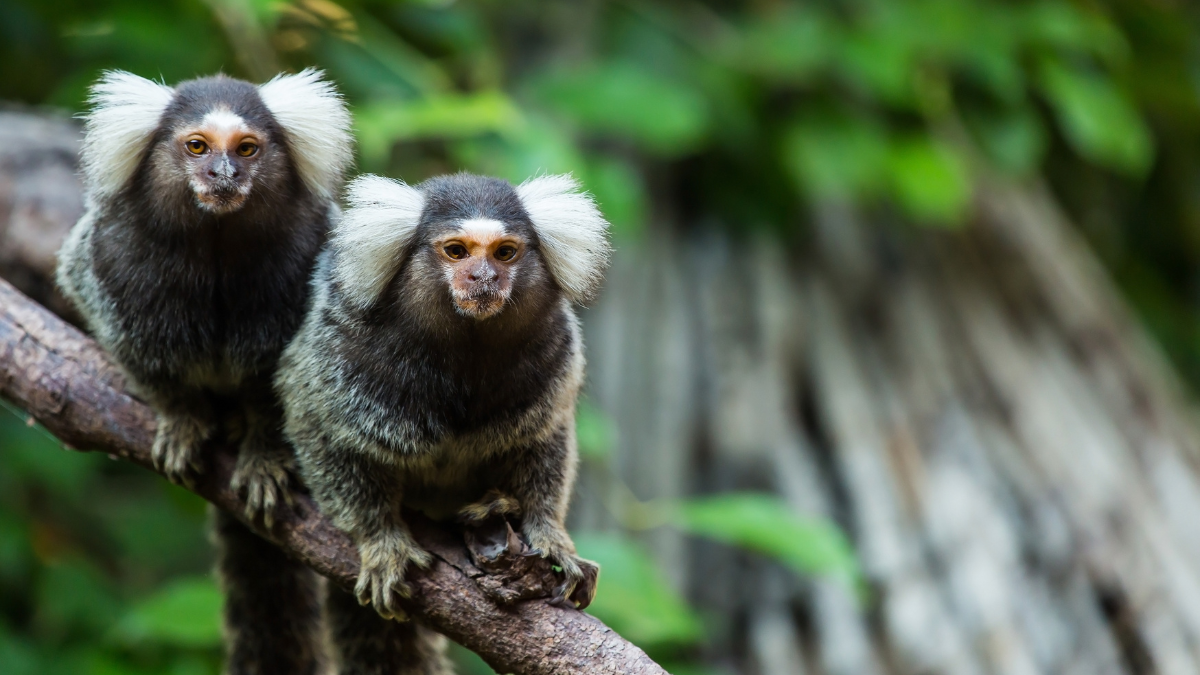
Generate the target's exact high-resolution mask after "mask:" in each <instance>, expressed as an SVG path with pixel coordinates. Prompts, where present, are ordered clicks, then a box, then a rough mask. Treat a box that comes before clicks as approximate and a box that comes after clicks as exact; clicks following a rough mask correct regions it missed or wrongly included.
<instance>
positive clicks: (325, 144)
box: [258, 68, 353, 199]
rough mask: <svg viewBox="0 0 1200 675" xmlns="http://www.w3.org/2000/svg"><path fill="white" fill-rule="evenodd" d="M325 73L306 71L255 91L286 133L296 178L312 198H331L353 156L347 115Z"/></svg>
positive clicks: (279, 79) (267, 84) (284, 76)
mask: <svg viewBox="0 0 1200 675" xmlns="http://www.w3.org/2000/svg"><path fill="white" fill-rule="evenodd" d="M323 76H324V73H322V72H321V71H319V70H317V69H315V68H305V69H304V70H302V71H300V72H299V73H297V74H295V75H278V76H276V77H275V79H273V80H271V81H270V82H267V83H266V84H263V85H260V86H259V87H258V94H259V96H261V97H262V100H263V103H265V104H266V106H267V109H268V110H270V111H271V114H272V115H274V116H275V119H276V120H277V121H278V122H279V124H280V125H281V126H282V127H283V129H284V131H285V132H286V133H287V137H288V138H287V140H288V147H289V148H290V149H291V151H292V159H293V160H294V161H295V162H296V170H297V171H299V172H300V177H301V178H303V179H304V182H305V183H306V184H307V185H308V187H309V189H310V190H312V191H313V192H315V193H316V194H318V195H320V196H322V197H325V198H327V199H331V198H333V197H334V195H336V194H337V192H338V187H339V186H340V185H341V183H342V177H343V175H344V174H345V171H346V169H347V168H348V167H349V166H350V161H351V159H352V157H353V155H352V152H353V140H352V139H351V137H350V113H349V111H347V110H346V103H345V101H343V100H342V97H341V95H340V94H338V92H337V89H335V88H334V86H333V84H332V83H330V82H327V81H325V80H323V79H321V78H322V77H323Z"/></svg>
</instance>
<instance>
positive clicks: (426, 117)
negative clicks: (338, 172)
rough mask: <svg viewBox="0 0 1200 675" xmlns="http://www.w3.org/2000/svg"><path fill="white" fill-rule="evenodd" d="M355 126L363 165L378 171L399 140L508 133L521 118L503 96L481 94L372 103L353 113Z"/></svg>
mask: <svg viewBox="0 0 1200 675" xmlns="http://www.w3.org/2000/svg"><path fill="white" fill-rule="evenodd" d="M354 122H355V124H354V126H355V131H356V133H357V135H358V145H359V148H360V150H361V152H362V156H363V161H364V163H366V164H368V165H374V166H378V165H381V164H383V162H384V161H385V160H386V159H387V157H388V154H389V153H390V151H391V148H392V145H393V144H394V143H395V142H396V141H400V140H412V139H418V138H464V137H469V136H477V135H480V134H485V133H489V132H495V133H504V132H510V131H513V130H515V129H517V128H518V127H519V126H520V125H521V114H520V112H519V111H518V110H517V108H516V106H514V105H513V103H512V101H511V100H510V99H509V98H508V97H507V96H505V95H504V94H502V93H500V92H483V93H478V94H471V95H467V96H457V95H455V96H437V97H433V98H427V99H419V100H415V101H379V102H375V103H368V104H366V105H363V106H360V107H358V108H357V109H355V111H354Z"/></svg>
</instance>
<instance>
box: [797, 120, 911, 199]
mask: <svg viewBox="0 0 1200 675" xmlns="http://www.w3.org/2000/svg"><path fill="white" fill-rule="evenodd" d="M783 151H784V158H783V159H784V164H785V165H786V166H787V167H788V168H789V169H791V172H792V175H793V176H794V177H795V178H796V179H797V180H798V181H799V183H800V186H801V187H802V188H803V189H804V191H805V192H808V193H809V194H812V195H814V196H817V197H823V198H834V199H845V200H851V199H856V198H860V197H864V196H870V195H872V194H874V193H875V192H876V191H878V189H879V188H880V187H882V184H883V181H884V178H885V177H886V171H887V168H888V165H887V162H888V137H887V133H886V131H885V130H884V129H883V127H882V126H881V125H879V124H877V123H875V122H874V121H872V120H868V119H865V118H861V117H858V116H854V115H844V114H837V113H823V114H816V115H810V116H808V117H806V118H804V119H802V120H801V121H800V122H799V123H798V124H796V125H795V126H794V127H793V128H792V130H791V132H790V133H789V134H788V135H787V137H786V138H785V140H784V143H783Z"/></svg>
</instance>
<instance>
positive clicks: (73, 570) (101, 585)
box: [35, 558, 120, 635]
mask: <svg viewBox="0 0 1200 675" xmlns="http://www.w3.org/2000/svg"><path fill="white" fill-rule="evenodd" d="M119 608H120V603H119V601H118V599H117V597H116V594H115V593H114V592H113V589H112V587H111V584H110V582H109V580H108V579H106V578H104V575H102V574H101V573H100V571H99V570H98V569H96V567H95V566H94V565H92V564H91V563H89V562H87V561H85V560H82V559H79V558H69V559H66V560H63V561H60V562H56V563H53V564H50V565H46V566H44V567H43V568H41V574H40V578H39V579H38V582H37V615H36V619H35V620H36V623H37V625H38V626H39V627H41V629H43V630H46V631H48V632H50V633H52V634H58V635H63V634H67V633H70V632H99V631H100V630H102V629H103V628H105V627H107V626H109V625H110V624H111V623H112V620H113V617H114V615H116V613H117V611H118V609H119Z"/></svg>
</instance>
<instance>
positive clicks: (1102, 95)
mask: <svg viewBox="0 0 1200 675" xmlns="http://www.w3.org/2000/svg"><path fill="white" fill-rule="evenodd" d="M1041 86H1042V91H1043V92H1044V93H1045V95H1046V98H1047V99H1049V101H1050V104H1051V105H1052V106H1054V111H1055V112H1056V113H1057V116H1058V121H1059V124H1060V125H1061V126H1062V129H1063V132H1064V134H1065V135H1066V137H1067V140H1068V141H1069V142H1070V143H1071V146H1072V147H1074V148H1075V150H1076V151H1077V152H1079V154H1081V155H1083V156H1084V157H1086V158H1088V159H1090V160H1092V161H1095V162H1097V163H1100V164H1104V165H1107V166H1109V167H1112V168H1114V169H1119V170H1122V171H1125V172H1128V173H1133V174H1140V173H1142V172H1144V171H1145V170H1146V169H1147V168H1149V166H1150V163H1151V161H1152V160H1153V159H1154V141H1153V139H1152V137H1151V135H1150V129H1149V128H1148V127H1147V125H1146V122H1145V121H1144V120H1143V119H1142V116H1141V114H1140V113H1139V112H1138V110H1137V108H1136V107H1134V105H1133V103H1132V102H1131V101H1130V100H1129V98H1128V97H1127V96H1126V95H1125V94H1124V93H1123V92H1122V91H1121V90H1120V89H1118V88H1117V87H1116V86H1115V85H1114V84H1113V83H1112V81H1111V80H1109V79H1108V78H1106V77H1104V76H1103V75H1100V74H1099V73H1095V72H1086V71H1081V70H1076V69H1072V68H1067V67H1065V66H1063V65H1061V64H1059V63H1058V62H1055V61H1046V62H1044V63H1043V65H1042V69H1041Z"/></svg>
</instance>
